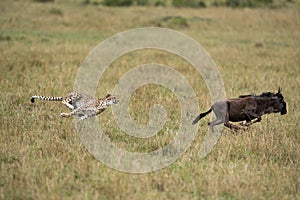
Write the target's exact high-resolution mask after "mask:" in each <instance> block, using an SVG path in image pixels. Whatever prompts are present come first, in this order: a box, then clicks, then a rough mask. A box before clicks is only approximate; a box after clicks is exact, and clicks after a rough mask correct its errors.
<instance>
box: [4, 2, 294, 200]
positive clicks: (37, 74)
mask: <svg viewBox="0 0 300 200" xmlns="http://www.w3.org/2000/svg"><path fill="white" fill-rule="evenodd" d="M169 16H173V17H178V16H180V19H184V20H185V23H187V26H176V25H175V26H174V24H172V22H164V23H161V26H162V27H166V28H174V29H175V30H177V31H180V32H182V33H185V34H187V35H188V36H190V37H192V38H194V39H195V40H196V41H198V42H199V43H201V44H202V45H203V47H204V48H205V49H206V50H207V51H208V52H209V54H210V55H211V57H212V58H213V60H214V61H215V62H216V63H217V65H218V68H219V70H220V73H221V75H222V77H223V81H224V84H225V88H226V93H227V96H228V97H236V96H238V95H240V94H248V93H261V92H264V91H274V92H275V91H276V90H277V88H278V86H281V87H282V88H283V95H284V96H285V100H286V102H287V104H288V114H287V115H285V116H280V115H275V114H274V115H268V116H264V117H263V120H262V122H261V123H259V124H255V125H253V126H252V127H251V129H250V130H249V131H245V132H242V133H239V134H233V133H232V132H230V131H228V130H225V131H224V132H223V134H222V136H221V137H220V138H219V140H218V143H217V145H216V146H215V147H214V150H213V151H212V152H211V153H210V154H209V155H208V156H207V157H205V158H203V159H200V158H199V153H200V151H201V143H202V142H203V139H204V136H205V134H206V132H207V130H208V127H207V125H206V124H207V122H208V120H209V117H207V118H205V119H202V120H201V121H200V126H199V130H198V132H197V136H196V138H195V140H194V141H193V143H192V145H191V147H190V148H189V149H188V150H187V151H186V152H185V153H184V155H183V156H181V157H180V158H179V159H178V160H177V161H176V162H174V163H173V164H172V165H170V166H169V167H166V168H164V169H162V170H160V171H156V172H151V173H147V174H130V173H123V172H119V171H117V170H114V169H111V168H108V167H107V166H105V165H104V164H102V163H101V162H99V161H97V160H96V159H94V158H93V156H91V155H90V154H89V153H88V152H87V150H86V149H85V147H84V146H83V145H82V144H81V141H80V138H79V137H78V135H77V132H76V129H75V126H74V124H73V122H72V120H71V119H65V118H61V117H60V116H59V114H60V112H64V111H66V110H67V109H66V108H65V107H64V106H62V105H60V104H58V103H49V102H40V101H39V102H37V103H36V104H34V105H33V104H31V103H30V101H29V98H30V96H31V95H34V94H42V95H43V94H45V95H64V94H67V93H68V92H70V91H71V90H72V88H73V83H74V80H75V77H76V73H77V70H78V68H79V66H80V64H81V63H82V62H83V60H84V59H85V57H86V56H87V55H88V53H89V52H90V51H91V50H92V49H93V48H94V47H95V46H96V45H97V44H98V43H99V42H101V41H103V40H104V39H106V38H108V37H109V36H112V35H114V34H116V33H119V32H121V31H125V30H128V29H131V28H136V27H144V26H157V25H158V23H160V22H161V21H162V19H166V18H168V17H169ZM178 19H179V18H178ZM299 21H300V16H299V7H292V6H291V7H286V8H276V9H265V8H259V9H230V8H222V7H218V8H205V9H201V10H197V9H191V8H180V9H176V8H173V7H165V8H160V7H159V8H155V7H129V8H116V7H113V8H107V7H102V6H93V5H83V4H82V3H81V1H56V2H55V3H37V2H34V1H9V0H6V1H1V2H0V26H1V29H0V50H1V56H0V69H1V73H0V89H1V95H0V112H1V115H0V127H1V128H0V199H142V198H143V199H202V198H203V199H299V197H300V189H299V188H300V178H299V177H300V170H299V169H300V136H299V122H298V120H299V113H300V95H299V94H300V93H299V88H300V79H299V76H300V66H299V63H300V59H299V55H300V49H299V46H300V42H299V41H300V34H299V32H300V29H299ZM257 44H259V45H257ZM150 62H151V63H152V62H157V63H161V64H165V65H168V66H172V67H173V68H175V69H176V70H178V71H179V72H180V73H182V74H183V75H184V76H185V77H186V78H187V79H188V81H189V82H190V84H191V86H192V87H193V88H194V90H195V92H196V94H197V98H198V100H199V107H200V109H201V110H203V111H204V110H207V109H208V108H209V106H210V97H209V93H208V90H207V88H206V86H205V82H204V81H203V79H202V78H201V77H199V76H195V74H196V72H195V70H194V69H193V67H192V66H190V65H189V64H188V63H187V62H185V61H184V60H182V59H181V58H179V57H177V56H174V55H171V54H169V53H166V52H161V51H155V50H142V51H136V52H132V53H130V54H127V55H124V56H123V57H121V58H120V59H118V60H117V61H115V62H114V63H113V64H112V65H111V66H110V67H109V68H108V70H107V71H106V72H105V74H104V75H103V78H102V79H101V80H100V82H99V88H98V90H97V94H98V95H99V96H103V95H105V93H106V92H107V91H112V89H113V88H114V85H115V84H116V83H117V81H118V78H120V77H121V76H122V74H124V73H125V72H126V71H128V70H129V69H131V68H132V67H133V66H136V65H139V64H141V63H150ZM157 102H159V103H160V104H162V105H164V106H165V108H166V109H167V111H168V120H167V123H166V126H165V127H164V129H163V130H162V131H161V132H159V133H158V134H157V135H156V136H155V137H153V138H150V139H148V140H145V139H135V138H131V137H129V136H127V135H126V134H125V133H123V132H121V131H120V130H119V129H118V127H117V126H116V124H115V123H114V120H113V117H112V116H111V109H108V110H106V111H105V112H104V113H103V115H101V116H99V117H97V118H98V121H99V123H100V124H101V125H102V126H103V129H104V130H105V133H106V134H107V135H108V136H109V137H110V138H111V140H112V141H113V142H114V143H115V144H117V145H118V146H120V147H122V148H124V149H127V150H129V151H134V152H148V151H152V150H154V149H157V148H160V147H162V146H164V145H165V144H167V143H168V142H170V141H171V140H172V139H173V138H174V134H175V131H176V129H177V128H178V122H179V120H180V109H179V108H178V105H179V103H178V101H177V100H176V97H175V95H174V94H172V93H171V92H170V91H169V90H167V89H164V88H162V87H158V86H156V85H147V86H144V87H141V88H139V89H138V90H137V92H136V93H135V94H134V95H133V97H132V100H131V105H130V113H131V115H132V118H133V119H134V120H136V121H137V123H140V124H144V125H145V124H146V123H147V120H148V110H149V108H150V106H151V105H153V104H154V103H157Z"/></svg>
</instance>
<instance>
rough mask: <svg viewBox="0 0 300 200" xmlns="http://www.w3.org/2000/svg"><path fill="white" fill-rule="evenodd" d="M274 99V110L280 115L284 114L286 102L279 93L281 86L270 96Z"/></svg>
mask: <svg viewBox="0 0 300 200" xmlns="http://www.w3.org/2000/svg"><path fill="white" fill-rule="evenodd" d="M272 99H274V100H275V102H274V104H273V107H274V110H276V111H277V112H280V114H281V115H285V114H286V113H287V110H286V103H285V101H284V97H283V95H282V94H281V88H279V89H278V92H277V93H276V94H275V95H274V97H272Z"/></svg>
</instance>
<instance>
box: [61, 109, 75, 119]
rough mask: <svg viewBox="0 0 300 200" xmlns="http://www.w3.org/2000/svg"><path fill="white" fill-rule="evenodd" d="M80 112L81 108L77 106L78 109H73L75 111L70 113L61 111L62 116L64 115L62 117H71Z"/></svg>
mask: <svg viewBox="0 0 300 200" xmlns="http://www.w3.org/2000/svg"><path fill="white" fill-rule="evenodd" d="M79 112H80V109H79V108H77V109H75V110H73V111H72V112H70V113H60V116H62V117H71V116H73V115H76V114H78V113H79Z"/></svg>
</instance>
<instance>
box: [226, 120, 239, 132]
mask: <svg viewBox="0 0 300 200" xmlns="http://www.w3.org/2000/svg"><path fill="white" fill-rule="evenodd" d="M224 126H226V127H228V128H230V129H231V130H233V131H238V130H240V129H241V128H240V127H238V126H236V125H233V124H231V123H229V122H225V123H224Z"/></svg>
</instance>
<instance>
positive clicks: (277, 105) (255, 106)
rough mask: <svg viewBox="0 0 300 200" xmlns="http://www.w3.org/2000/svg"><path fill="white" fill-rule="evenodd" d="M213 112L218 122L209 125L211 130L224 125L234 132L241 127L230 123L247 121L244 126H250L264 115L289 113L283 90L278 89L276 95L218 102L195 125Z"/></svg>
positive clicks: (244, 97)
mask: <svg viewBox="0 0 300 200" xmlns="http://www.w3.org/2000/svg"><path fill="white" fill-rule="evenodd" d="M211 111H214V113H215V115H216V120H214V121H212V122H209V123H208V125H209V126H210V127H211V128H212V127H213V126H216V125H219V124H224V125H225V126H226V127H228V128H230V129H233V130H238V129H239V128H240V127H238V126H236V125H233V124H231V123H229V121H231V122H242V121H246V123H245V124H243V125H246V126H249V125H251V124H253V123H256V122H260V121H261V116H262V115H264V114H270V113H278V112H280V113H281V115H284V114H286V113H287V110H286V103H285V101H284V97H283V96H282V94H281V88H279V89H278V92H277V93H276V94H275V93H272V92H264V93H262V94H260V95H242V96H239V98H233V99H224V100H220V101H217V102H216V103H214V104H213V105H212V106H211V108H210V109H209V110H208V111H207V112H204V113H201V114H200V115H198V116H197V117H196V119H195V120H194V121H193V124H196V123H197V122H198V121H199V120H200V119H201V118H202V117H205V116H206V115H207V114H208V113H210V112H211ZM254 119H255V120H254ZM252 120H254V121H252Z"/></svg>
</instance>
